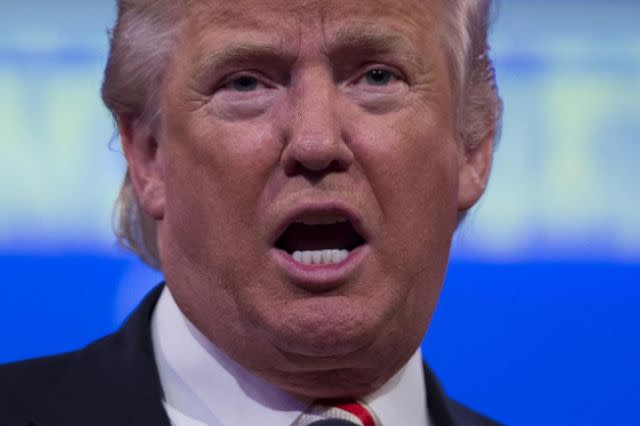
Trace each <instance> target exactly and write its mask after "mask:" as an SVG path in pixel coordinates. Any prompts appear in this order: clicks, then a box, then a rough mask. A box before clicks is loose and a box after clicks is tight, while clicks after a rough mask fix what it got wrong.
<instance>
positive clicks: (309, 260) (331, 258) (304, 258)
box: [292, 249, 349, 265]
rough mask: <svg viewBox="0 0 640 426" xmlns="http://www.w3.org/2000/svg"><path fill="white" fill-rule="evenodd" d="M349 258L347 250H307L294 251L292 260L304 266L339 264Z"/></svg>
mask: <svg viewBox="0 0 640 426" xmlns="http://www.w3.org/2000/svg"><path fill="white" fill-rule="evenodd" d="M347 256H349V250H337V249H334V250H309V251H295V252H293V254H292V257H293V259H294V260H295V261H296V262H298V263H303V264H305V265H329V264H333V263H340V262H342V261H343V260H345V259H346V258H347Z"/></svg>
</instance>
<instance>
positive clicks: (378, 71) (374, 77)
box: [365, 68, 395, 86]
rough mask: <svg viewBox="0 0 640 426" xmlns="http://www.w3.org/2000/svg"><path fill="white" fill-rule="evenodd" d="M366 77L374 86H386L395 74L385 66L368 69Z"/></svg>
mask: <svg viewBox="0 0 640 426" xmlns="http://www.w3.org/2000/svg"><path fill="white" fill-rule="evenodd" d="M365 78H366V80H367V83H369V84H371V85H373V86H384V85H387V84H389V83H390V82H391V81H392V80H393V79H395V76H394V75H393V73H392V72H391V71H389V70H386V69H384V68H374V69H372V70H369V71H367V73H366V74H365Z"/></svg>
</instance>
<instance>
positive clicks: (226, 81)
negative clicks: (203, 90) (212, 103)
mask: <svg viewBox="0 0 640 426" xmlns="http://www.w3.org/2000/svg"><path fill="white" fill-rule="evenodd" d="M242 77H251V78H255V79H256V80H257V82H258V84H262V85H263V86H265V87H273V84H269V83H268V82H267V81H266V80H267V79H266V78H265V77H264V76H263V75H262V74H260V73H259V72H257V71H246V70H245V71H236V72H232V73H229V74H227V75H226V76H225V77H223V78H221V79H220V82H219V83H217V84H216V85H215V90H214V91H213V92H214V93H215V92H218V91H220V90H222V89H229V87H228V86H229V85H230V84H231V83H233V81H234V80H236V79H238V78H242Z"/></svg>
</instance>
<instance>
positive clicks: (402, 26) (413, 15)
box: [186, 0, 439, 43]
mask: <svg viewBox="0 0 640 426" xmlns="http://www.w3.org/2000/svg"><path fill="white" fill-rule="evenodd" d="M187 4H188V18H187V23H186V28H187V34H188V37H189V38H190V39H193V37H195V38H196V39H203V38H209V39H210V38H216V36H218V35H220V36H222V35H223V34H224V33H226V34H228V33H229V32H235V33H237V34H239V33H249V32H269V33H272V34H274V36H275V35H279V36H280V37H281V38H284V39H285V40H291V37H295V39H300V40H301V41H303V40H304V34H305V32H307V31H312V30H320V31H322V33H323V34H324V36H325V39H327V41H330V40H331V39H332V38H334V37H336V36H339V35H340V34H339V33H340V31H344V28H345V26H348V27H352V28H362V29H363V30H369V31H370V30H371V25H374V26H375V28H376V29H379V30H385V29H386V30H389V31H393V32H396V33H399V34H403V35H404V36H406V37H407V38H408V39H410V40H411V41H414V42H417V43H419V42H420V41H423V40H424V37H425V34H428V33H431V34H434V32H435V27H436V24H437V22H438V14H439V8H438V6H439V1H436V0H233V1H229V0H189V1H188V2H187ZM346 24H348V25H346Z"/></svg>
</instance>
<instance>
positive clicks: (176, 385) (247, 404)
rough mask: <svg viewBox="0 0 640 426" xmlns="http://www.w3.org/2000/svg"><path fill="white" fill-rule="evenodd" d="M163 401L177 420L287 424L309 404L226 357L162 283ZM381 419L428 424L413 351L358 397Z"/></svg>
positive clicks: (156, 333) (155, 321)
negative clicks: (386, 378)
mask: <svg viewBox="0 0 640 426" xmlns="http://www.w3.org/2000/svg"><path fill="white" fill-rule="evenodd" d="M151 334H152V342H153V351H154V356H155V358H156V363H157V365H158V373H159V376H160V382H161V384H162V388H163V390H164V396H165V400H164V401H163V402H164V404H165V407H166V408H167V412H168V414H169V416H170V418H171V419H172V421H173V422H174V423H175V424H176V425H178V426H182V425H198V424H207V425H221V426H222V425H224V426H235V425H245V424H268V425H289V424H291V423H292V422H293V421H294V420H295V419H296V418H297V417H298V416H299V415H300V413H301V412H302V411H304V410H305V409H306V408H307V407H308V406H309V405H310V404H311V403H312V401H311V400H308V399H302V398H299V397H296V396H293V395H291V394H289V393H287V392H285V391H283V390H281V389H279V388H277V387H275V386H273V385H272V384H271V383H269V382H267V381H265V380H263V379H261V378H260V377H257V376H256V375H254V374H253V373H252V372H250V371H248V370H247V369H245V368H244V367H242V366H240V365H239V364H238V363H236V362H235V361H233V360H232V359H230V358H229V357H228V356H227V355H226V354H224V353H223V352H222V351H220V350H219V349H218V348H217V347H216V346H215V345H214V344H213V343H212V342H211V341H210V340H208V339H207V338H206V337H205V336H204V335H203V334H202V333H200V332H199V331H198V330H197V329H196V327H195V326H194V325H193V324H192V323H191V322H190V321H189V320H188V319H187V318H186V317H185V316H184V314H183V313H182V312H181V311H180V309H179V308H178V306H177V304H176V303H175V300H174V299H173V297H172V295H171V292H170V291H169V289H168V287H166V286H165V288H164V289H163V291H162V294H161V295H160V299H159V300H158V303H157V305H156V308H155V310H154V313H153V316H152V319H151ZM364 400H365V402H366V403H367V404H369V406H370V407H371V409H372V410H373V411H374V412H375V413H376V415H377V416H378V418H379V419H380V420H381V422H382V424H403V425H407V426H413V425H416V426H417V425H420V426H423V425H428V423H427V422H428V416H427V408H426V406H425V400H426V398H425V385H424V382H423V380H422V361H421V355H420V351H419V350H418V351H417V352H416V353H415V354H414V356H413V357H412V358H411V359H410V360H409V362H408V363H407V364H406V365H405V366H404V367H403V368H402V369H401V370H400V371H399V372H398V373H396V374H395V375H394V376H393V377H392V378H391V379H390V380H389V381H388V382H387V383H386V384H385V385H384V386H382V387H381V388H380V389H378V390H377V391H376V392H374V393H373V394H371V395H369V396H367V397H366V398H364Z"/></svg>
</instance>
